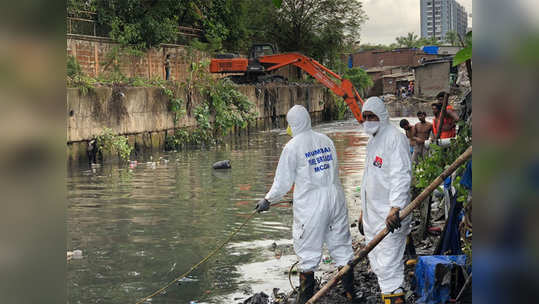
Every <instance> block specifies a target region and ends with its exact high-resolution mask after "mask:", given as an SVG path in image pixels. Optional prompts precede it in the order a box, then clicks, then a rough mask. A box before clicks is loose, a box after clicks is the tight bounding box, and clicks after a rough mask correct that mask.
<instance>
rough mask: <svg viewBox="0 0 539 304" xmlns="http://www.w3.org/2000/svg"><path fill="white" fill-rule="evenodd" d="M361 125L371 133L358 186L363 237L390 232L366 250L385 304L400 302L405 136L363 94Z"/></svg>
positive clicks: (406, 224) (377, 102)
mask: <svg viewBox="0 0 539 304" xmlns="http://www.w3.org/2000/svg"><path fill="white" fill-rule="evenodd" d="M362 115H363V118H364V119H365V122H364V123H363V128H364V130H365V132H366V133H368V134H369V135H370V139H369V142H368V144H367V157H366V159H365V172H364V174H363V180H362V185H361V203H362V206H361V207H362V218H361V219H360V222H361V224H362V226H363V231H364V232H365V241H366V242H370V241H371V240H372V239H373V238H374V236H375V235H376V234H377V233H379V232H380V231H382V230H383V229H384V228H385V227H387V228H388V229H389V230H390V231H391V233H390V234H388V235H387V236H386V237H385V238H384V239H383V240H382V241H381V242H380V243H379V244H378V246H376V247H375V248H374V249H373V250H372V251H371V252H370V253H369V261H370V264H371V268H372V270H373V271H374V273H375V274H376V276H377V277H378V284H379V285H380V289H381V291H382V299H383V301H384V303H391V304H393V303H404V300H405V299H404V290H403V289H402V284H403V281H404V263H403V255H404V250H405V246H406V236H407V235H408V234H409V233H410V221H411V217H407V218H406V219H405V220H403V221H402V222H401V221H400V220H399V211H400V210H402V209H403V208H404V207H405V206H406V205H407V204H409V203H410V182H411V179H412V162H411V157H410V148H409V143H408V139H407V138H406V136H405V135H404V134H403V133H401V132H400V131H399V130H398V129H397V128H396V127H395V126H393V125H391V124H390V122H389V114H388V113H387V109H386V107H385V105H384V103H383V101H382V100H381V99H380V98H378V97H371V98H369V99H367V101H366V102H365V104H364V105H363V108H362Z"/></svg>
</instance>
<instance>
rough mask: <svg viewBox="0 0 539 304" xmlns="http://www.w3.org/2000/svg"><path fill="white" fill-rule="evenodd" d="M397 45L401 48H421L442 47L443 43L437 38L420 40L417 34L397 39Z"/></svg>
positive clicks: (409, 34)
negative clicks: (428, 46) (425, 46)
mask: <svg viewBox="0 0 539 304" xmlns="http://www.w3.org/2000/svg"><path fill="white" fill-rule="evenodd" d="M396 41H397V45H398V46H399V47H406V48H419V47H422V46H424V45H440V44H441V42H440V41H438V40H437V39H436V38H434V37H432V38H418V36H417V35H416V34H415V33H413V32H412V33H408V34H407V35H406V36H401V37H397V38H396Z"/></svg>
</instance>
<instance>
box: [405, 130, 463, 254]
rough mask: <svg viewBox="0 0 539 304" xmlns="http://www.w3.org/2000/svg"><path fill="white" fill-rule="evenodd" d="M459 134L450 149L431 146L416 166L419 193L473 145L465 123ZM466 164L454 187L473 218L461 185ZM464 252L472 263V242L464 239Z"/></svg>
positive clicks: (415, 175) (457, 176) (416, 181)
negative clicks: (427, 153) (427, 154)
mask: <svg viewBox="0 0 539 304" xmlns="http://www.w3.org/2000/svg"><path fill="white" fill-rule="evenodd" d="M458 126H459V133H458V134H457V136H456V137H455V139H452V140H451V144H450V146H449V147H445V148H442V147H440V146H438V145H436V144H431V145H430V153H429V156H427V157H425V158H424V159H422V160H421V161H420V162H419V163H418V164H417V165H415V166H414V178H415V184H414V187H415V188H416V190H417V193H419V192H420V191H422V190H423V189H424V188H426V187H427V186H428V185H429V184H430V183H431V182H432V181H433V180H434V179H435V178H436V177H438V176H439V175H440V174H441V173H442V172H443V170H444V169H445V168H446V167H448V166H449V165H450V164H452V163H453V162H454V161H455V160H456V159H457V158H458V157H459V156H460V155H461V154H462V153H464V151H466V149H468V147H469V146H470V145H471V144H472V130H471V128H470V127H469V126H468V125H467V124H466V123H465V122H462V121H461V122H458ZM465 167H466V163H464V164H463V165H462V166H461V167H460V168H458V169H457V171H456V172H457V174H456V178H455V180H454V181H453V182H452V185H453V186H454V187H455V190H456V194H455V195H456V196H457V201H458V202H461V203H462V204H463V208H464V210H465V211H466V214H467V215H469V216H471V214H472V213H471V201H470V202H469V201H468V200H467V198H468V193H469V192H468V190H467V189H466V188H464V187H463V186H462V185H461V184H460V180H461V176H460V175H461V173H462V172H464V170H465ZM462 246H463V251H464V253H465V254H466V255H467V256H468V258H469V260H470V261H471V258H472V240H471V239H468V238H463V243H462Z"/></svg>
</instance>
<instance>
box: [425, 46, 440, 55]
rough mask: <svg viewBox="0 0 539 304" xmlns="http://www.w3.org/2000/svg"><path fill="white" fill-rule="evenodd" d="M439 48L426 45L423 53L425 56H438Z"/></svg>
mask: <svg viewBox="0 0 539 304" xmlns="http://www.w3.org/2000/svg"><path fill="white" fill-rule="evenodd" d="M438 49H439V47H438V46H435V45H426V46H424V47H423V53H425V54H438Z"/></svg>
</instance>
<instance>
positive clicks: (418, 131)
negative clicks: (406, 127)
mask: <svg viewBox="0 0 539 304" xmlns="http://www.w3.org/2000/svg"><path fill="white" fill-rule="evenodd" d="M426 117H427V113H425V112H422V111H419V112H417V118H418V119H419V122H418V123H416V124H415V126H414V129H415V134H414V140H415V146H414V154H413V155H412V162H414V163H417V162H418V161H419V157H421V158H423V157H424V156H425V154H426V152H427V149H426V148H425V140H427V139H429V135H430V132H431V131H432V124H431V123H430V122H427V121H426V120H425V118H426Z"/></svg>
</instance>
